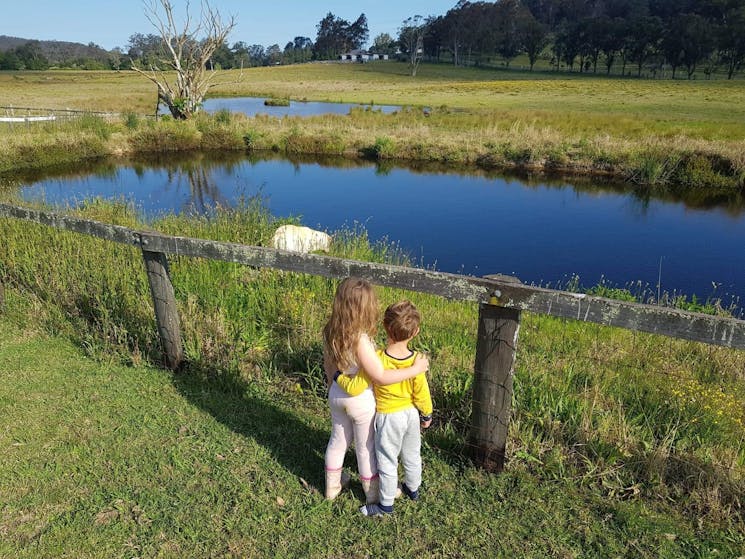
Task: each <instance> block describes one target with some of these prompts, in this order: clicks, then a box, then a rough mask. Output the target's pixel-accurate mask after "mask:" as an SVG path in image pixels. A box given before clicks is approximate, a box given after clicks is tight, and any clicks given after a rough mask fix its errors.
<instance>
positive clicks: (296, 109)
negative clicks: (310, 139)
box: [161, 97, 401, 117]
mask: <svg viewBox="0 0 745 559" xmlns="http://www.w3.org/2000/svg"><path fill="white" fill-rule="evenodd" d="M265 100H266V98H265V97H217V98H212V99H206V100H205V101H204V105H203V108H204V110H205V111H206V112H208V113H214V112H217V111H220V110H227V111H230V112H232V113H245V114H247V115H249V116H254V115H257V114H265V115H269V116H274V117H283V116H316V115H323V114H339V115H346V114H349V111H350V110H351V109H352V108H362V109H369V110H372V111H380V112H383V113H386V114H388V113H393V112H395V111H398V110H400V109H401V107H398V106H395V105H361V104H355V103H325V102H322V101H290V104H289V106H287V107H272V106H268V105H265V104H264V101H265ZM161 113H163V114H166V113H167V109H165V110H164V109H163V108H161Z"/></svg>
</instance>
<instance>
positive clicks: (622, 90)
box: [0, 62, 745, 140]
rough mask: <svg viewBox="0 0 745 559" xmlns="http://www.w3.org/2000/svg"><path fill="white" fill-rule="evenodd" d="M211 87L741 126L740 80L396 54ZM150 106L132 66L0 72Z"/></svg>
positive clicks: (102, 105) (702, 127) (11, 84)
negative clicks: (498, 65) (507, 66)
mask: <svg viewBox="0 0 745 559" xmlns="http://www.w3.org/2000/svg"><path fill="white" fill-rule="evenodd" d="M216 81H218V82H222V83H223V85H220V86H219V87H217V88H216V89H214V90H213V91H212V93H211V94H212V95H256V96H267V97H268V96H277V97H290V98H292V99H308V100H323V101H345V102H364V103H370V102H374V103H378V104H401V105H412V106H425V105H428V106H432V107H442V106H447V107H449V108H462V109H469V110H474V111H476V112H489V113H498V114H499V115H500V116H501V117H502V118H511V119H513V120H519V121H522V122H526V123H530V124H534V125H540V126H550V127H551V128H555V129H557V130H566V131H567V132H573V131H576V130H578V129H582V130H585V131H587V132H591V131H594V132H596V133H605V134H609V135H612V136H616V135H619V136H622V137H631V138H633V137H638V136H644V135H646V134H650V133H651V134H656V135H662V136H668V137H669V136H675V135H684V136H687V137H691V138H701V139H706V140H739V139H742V138H743V137H744V136H745V83H744V82H743V81H741V80H735V81H727V80H712V81H701V80H698V81H696V80H692V81H688V80H676V81H672V80H644V79H632V78H626V79H622V78H617V77H616V78H614V77H610V78H607V77H605V76H592V75H586V74H574V75H570V74H566V73H552V72H535V73H530V72H522V71H512V70H510V71H508V70H487V69H484V70H482V69H477V68H454V67H452V66H449V65H444V64H443V65H424V66H422V67H421V69H420V72H419V75H417V77H416V78H412V77H410V76H409V75H408V74H407V67H406V65H405V64H402V63H396V62H387V63H373V64H304V65H294V66H279V67H268V68H250V69H247V70H244V71H243V74H242V75H241V74H240V72H238V71H230V72H225V73H224V74H223V76H222V78H221V79H218V80H216ZM7 105H13V106H17V107H23V106H28V107H49V108H73V109H88V110H101V111H118V112H125V111H135V112H137V113H141V114H145V113H153V111H154V108H155V87H154V86H153V85H152V84H151V83H150V82H148V81H147V80H146V79H144V78H143V77H141V76H138V75H136V74H135V73H133V72H82V71H48V72H21V73H7V72H4V73H0V106H7Z"/></svg>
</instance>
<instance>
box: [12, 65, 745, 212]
mask: <svg viewBox="0 0 745 559" xmlns="http://www.w3.org/2000/svg"><path fill="white" fill-rule="evenodd" d="M214 81H215V83H219V84H220V85H219V86H218V87H216V88H215V89H214V90H212V92H211V95H213V96H258V97H267V98H268V97H276V98H290V99H293V100H316V101H339V102H341V101H344V102H359V103H375V104H393V105H402V106H405V107H409V108H410V110H404V111H399V112H398V113H396V114H393V115H384V114H381V113H379V112H372V111H369V112H366V111H361V110H357V111H353V113H352V115H351V116H347V115H322V116H316V117H311V118H300V117H292V118H268V117H263V116H259V117H255V118H254V117H245V116H244V115H232V116H231V115H221V117H220V118H216V119H213V122H208V121H209V120H210V119H209V118H205V117H203V118H201V119H194V120H195V121H194V122H192V123H186V124H184V125H179V126H174V123H172V122H171V123H169V122H166V121H163V122H160V123H157V124H156V123H154V122H152V119H150V121H145V120H144V119H142V118H141V116H137V115H153V114H154V113H155V103H156V88H155V86H154V85H153V84H152V83H151V82H149V81H148V80H147V79H146V78H144V77H142V76H139V75H137V74H135V73H134V72H113V71H111V72H83V71H48V72H23V73H0V107H3V106H5V107H7V106H10V105H12V106H14V107H32V108H49V109H65V108H70V109H83V110H91V111H106V112H116V113H123V114H125V116H124V118H122V119H108V120H107V121H106V122H103V121H100V119H99V122H93V121H92V120H91V119H90V118H89V119H88V120H87V121H84V122H79V123H73V124H72V125H70V126H66V125H65V123H62V124H60V123H58V124H56V125H53V126H46V127H45V126H42V125H34V126H26V127H18V126H16V127H15V128H13V127H11V126H9V125H4V126H0V137H2V136H3V135H8V134H9V136H10V137H9V138H8V141H7V142H0V172H4V171H7V170H14V169H20V168H24V167H25V168H29V167H42V166H45V165H49V164H55V163H61V162H68V163H72V162H74V161H78V160H81V159H85V158H87V157H100V156H107V155H112V154H126V153H133V152H140V153H143V152H147V153H151V152H159V151H184V150H192V149H220V150H226V149H230V150H245V149H247V148H248V149H252V150H266V149H269V150H273V151H277V152H284V153H305V154H330V155H345V156H348V157H359V156H363V157H374V158H377V159H391V160H396V159H397V160H409V161H436V162H440V163H444V164H448V165H450V164H465V165H474V166H480V167H482V168H491V169H520V170H525V171H529V172H550V173H562V174H567V175H575V176H577V175H582V176H585V175H602V176H614V177H616V178H619V179H622V180H627V181H630V182H633V183H634V184H636V185H640V186H642V187H645V188H647V187H652V188H657V189H677V190H678V191H683V190H685V191H690V190H697V191H700V192H705V193H706V194H705V197H708V198H707V199H719V198H721V197H722V196H725V197H731V196H741V195H742V194H743V192H744V191H745V81H743V80H732V81H728V80H710V81H709V80H690V81H688V80H675V81H673V80H669V79H667V80H648V79H633V78H618V77H605V76H592V75H587V74H568V73H564V72H562V73H554V72H550V71H543V72H535V73H530V72H526V71H512V70H504V69H477V68H455V67H452V66H449V65H445V64H440V65H424V66H422V67H421V69H420V72H419V74H418V75H417V77H416V78H412V77H411V76H409V75H408V73H407V66H406V65H405V64H403V63H397V62H384V63H370V64H335V63H327V64H320V63H319V64H304V65H296V66H277V67H271V68H269V67H267V68H252V69H247V70H245V71H244V72H243V73H241V72H239V71H231V72H225V73H223V74H221V75H220V76H216V77H215V80H214ZM421 107H429V108H430V110H429V111H428V112H427V113H426V115H425V114H424V113H423V111H422V110H420V109H421ZM5 110H7V109H5ZM3 111H4V109H0V113H2V112H3ZM16 112H17V111H16ZM94 120H95V119H94Z"/></svg>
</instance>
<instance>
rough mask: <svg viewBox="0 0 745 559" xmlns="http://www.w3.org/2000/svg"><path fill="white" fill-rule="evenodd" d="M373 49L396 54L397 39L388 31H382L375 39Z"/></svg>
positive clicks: (382, 52) (381, 52)
mask: <svg viewBox="0 0 745 559" xmlns="http://www.w3.org/2000/svg"><path fill="white" fill-rule="evenodd" d="M371 50H372V52H374V53H377V54H394V53H395V52H396V40H395V39H394V38H393V37H391V36H390V35H389V34H388V33H381V34H380V35H377V36H376V37H375V38H374V39H373V43H372V47H371Z"/></svg>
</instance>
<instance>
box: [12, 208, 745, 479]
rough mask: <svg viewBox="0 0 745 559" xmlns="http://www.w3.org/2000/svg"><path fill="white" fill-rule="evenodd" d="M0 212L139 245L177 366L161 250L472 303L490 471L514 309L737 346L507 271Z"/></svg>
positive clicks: (505, 410) (719, 325) (659, 312)
mask: <svg viewBox="0 0 745 559" xmlns="http://www.w3.org/2000/svg"><path fill="white" fill-rule="evenodd" d="M0 217H5V218H13V219H20V220H25V221H29V222H33V223H39V224H42V225H46V226H49V227H54V228H57V229H62V230H66V231H73V232H76V233H83V234H86V235H92V236H94V237H99V238H101V239H106V240H109V241H112V242H116V243H123V244H127V245H132V246H136V247H139V248H140V250H141V251H142V256H143V260H144V265H145V269H146V271H147V277H148V281H149V284H150V290H151V293H152V298H153V305H154V308H155V315H156V324H157V327H158V333H159V336H160V340H161V344H162V347H163V351H164V356H165V362H166V363H167V365H168V366H169V367H170V368H171V369H174V370H175V369H177V368H178V367H179V366H180V365H181V363H182V361H183V358H184V355H183V346H182V342H181V327H180V322H179V316H178V313H177V304H176V299H175V296H174V290H173V285H172V283H171V279H170V274H169V270H168V256H167V255H168V254H176V255H179V256H187V257H199V258H206V259H211V260H222V261H226V262H234V263H238V264H244V265H247V266H255V267H265V268H274V269H277V270H285V271H291V272H298V273H305V274H313V275H317V276H323V277H328V278H336V279H341V278H345V277H348V276H357V277H361V278H364V279H366V280H368V281H370V282H371V283H374V284H377V285H382V286H387V287H395V288H401V289H406V290H409V291H417V292H421V293H430V294H434V295H439V296H441V297H445V298H447V299H452V300H461V301H473V302H475V303H478V304H479V321H478V334H477V342H476V355H475V364H474V383H473V409H472V414H471V425H470V429H469V435H468V446H469V448H470V450H471V452H472V454H473V456H474V458H475V460H476V461H477V462H478V463H479V464H481V465H482V466H483V467H485V468H486V469H489V470H492V471H500V470H501V469H502V467H503V465H504V456H505V446H506V442H507V430H508V426H509V420H510V415H511V403H512V379H513V374H514V368H515V352H516V349H517V341H518V333H519V328H520V314H521V312H522V311H529V312H533V313H538V314H544V315H550V316H555V317H562V318H569V319H574V320H579V321H584V322H594V323H597V324H603V325H607V326H616V327H620V328H626V329H629V330H637V331H641V332H651V333H655V334H661V335H664V336H669V337H672V338H680V339H685V340H692V341H697V342H703V343H707V344H713V345H719V346H724V347H730V348H738V349H745V321H743V320H737V319H734V318H726V317H715V316H711V315H705V314H699V313H691V312H684V311H679V310H676V309H671V308H668V307H658V306H653V305H643V304H639V303H629V302H625V301H616V300H611V299H605V298H602V297H595V296H590V295H584V294H578V293H569V292H566V291H559V290H553V289H545V288H541V287H534V286H528V285H523V284H522V283H520V282H519V281H517V280H515V278H512V277H507V276H501V275H494V276H485V277H482V278H479V277H473V276H462V275H456V274H447V273H442V272H435V271H430V270H421V269H417V268H409V267H404V266H391V265H387V264H377V263H372V262H360V261H357V260H348V259H343V258H335V257H331V256H323V255H318V254H299V253H293V252H287V251H282V250H274V249H270V248H264V247H257V246H248V245H241V244H236V243H227V242H220V241H210V240H206V239H194V238H188V237H174V236H166V235H161V234H159V233H157V232H152V231H138V230H134V229H129V228H126V227H121V226H117V225H110V224H106V223H101V222H97V221H91V220H86V219H80V218H76V217H71V216H66V215H61V214H57V213H53V212H42V211H37V210H31V209H27V208H21V207H17V206H11V205H6V204H0ZM1 287H2V286H0V288H1Z"/></svg>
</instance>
